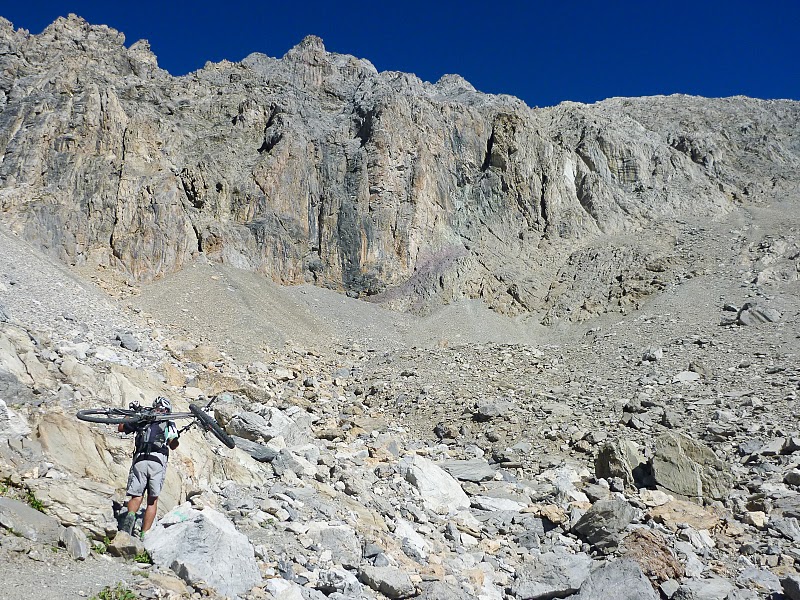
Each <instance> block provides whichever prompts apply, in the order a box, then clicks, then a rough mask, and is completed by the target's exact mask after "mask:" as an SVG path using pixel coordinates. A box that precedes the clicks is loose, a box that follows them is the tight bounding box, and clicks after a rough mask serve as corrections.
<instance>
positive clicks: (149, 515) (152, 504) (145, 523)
mask: <svg viewBox="0 0 800 600" xmlns="http://www.w3.org/2000/svg"><path fill="white" fill-rule="evenodd" d="M139 502H140V503H141V498H140V499H139ZM129 510H130V509H129ZM157 512H158V496H156V497H155V498H151V497H150V494H147V508H145V509H144V519H143V520H142V533H144V532H145V531H148V530H149V529H150V528H151V527H152V526H153V521H155V520H156V513H157Z"/></svg>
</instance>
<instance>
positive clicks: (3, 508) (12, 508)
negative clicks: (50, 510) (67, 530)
mask: <svg viewBox="0 0 800 600" xmlns="http://www.w3.org/2000/svg"><path fill="white" fill-rule="evenodd" d="M0 526H2V527H5V528H6V529H9V530H11V532H12V533H14V534H15V535H19V536H22V537H24V538H27V539H29V540H31V541H33V542H39V543H42V544H51V545H54V546H57V545H58V543H59V541H61V533H62V530H63V529H64V528H63V527H62V526H61V523H59V522H58V520H57V519H54V518H53V517H51V516H49V515H45V514H43V513H41V512H39V511H38V510H35V509H33V508H31V507H30V506H28V505H27V504H25V503H23V502H19V501H18V500H14V499H13V498H4V497H2V496H0Z"/></svg>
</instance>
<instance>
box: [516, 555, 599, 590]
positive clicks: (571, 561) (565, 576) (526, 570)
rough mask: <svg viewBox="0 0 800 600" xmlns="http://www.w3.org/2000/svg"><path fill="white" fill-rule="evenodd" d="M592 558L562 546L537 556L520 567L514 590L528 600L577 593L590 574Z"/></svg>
mask: <svg viewBox="0 0 800 600" xmlns="http://www.w3.org/2000/svg"><path fill="white" fill-rule="evenodd" d="M591 568H592V559H591V558H589V556H588V555H586V554H583V553H581V554H569V553H567V552H566V551H563V550H557V551H556V552H548V553H546V554H540V555H538V556H534V557H533V559H532V560H531V561H530V562H528V563H525V564H523V565H522V566H521V567H520V568H519V569H518V570H517V579H516V581H515V582H514V584H513V586H512V593H513V594H514V596H516V597H517V598H524V599H525V600H549V599H550V598H564V597H566V596H569V595H570V594H575V593H576V592H578V590H580V587H581V585H583V582H584V581H586V579H587V578H588V577H589V573H590V571H591Z"/></svg>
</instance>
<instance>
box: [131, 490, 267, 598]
mask: <svg viewBox="0 0 800 600" xmlns="http://www.w3.org/2000/svg"><path fill="white" fill-rule="evenodd" d="M144 545H145V548H146V549H147V551H148V552H149V553H150V556H151V557H152V559H153V562H154V563H155V564H157V565H159V566H161V567H164V568H169V569H172V570H173V571H174V572H175V573H176V574H177V575H178V576H179V577H180V578H181V579H183V580H184V581H186V583H188V584H189V585H197V584H199V583H201V582H203V583H205V585H207V586H209V587H211V588H213V589H214V590H216V591H217V592H218V593H220V594H223V595H228V596H237V595H239V594H243V593H244V592H247V591H249V590H250V589H251V588H252V587H253V586H254V585H257V584H258V583H260V581H261V575H260V573H259V570H258V564H257V563H256V559H255V553H254V551H253V546H252V544H251V543H250V541H249V540H248V539H247V537H246V536H245V535H243V534H241V533H239V532H238V531H237V530H236V528H235V527H234V526H233V523H231V522H230V521H229V520H228V519H227V518H225V516H224V515H222V514H221V513H219V512H217V511H215V510H213V509H210V508H206V509H203V510H202V511H199V510H195V509H194V508H192V507H191V506H190V505H189V504H188V503H186V504H182V505H180V506H177V507H175V508H174V509H172V510H171V511H170V512H169V513H167V514H166V515H165V516H164V518H163V519H161V521H159V523H158V524H157V525H156V526H155V527H153V528H152V529H151V530H150V531H149V532H148V534H147V535H146V536H145V538H144Z"/></svg>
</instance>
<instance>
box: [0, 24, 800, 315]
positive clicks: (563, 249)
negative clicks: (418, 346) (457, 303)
mask: <svg viewBox="0 0 800 600" xmlns="http://www.w3.org/2000/svg"><path fill="white" fill-rule="evenodd" d="M799 125H800V103H797V102H791V101H761V100H753V99H748V98H727V99H717V100H711V99H702V98H694V97H686V96H672V97H653V98H640V99H611V100H608V101H605V102H600V103H597V104H594V105H582V104H574V103H564V104H561V105H559V106H556V107H553V108H545V109H530V108H528V107H527V106H525V105H524V104H523V103H522V102H521V101H519V100H517V99H515V98H512V97H509V96H491V95H486V94H482V93H479V92H477V91H475V90H474V89H473V88H472V86H470V84H469V83H467V82H466V81H464V80H463V79H461V78H460V77H458V76H446V77H443V78H442V79H441V80H440V81H438V82H437V83H436V84H430V83H426V82H422V81H421V80H419V79H418V78H416V77H415V76H413V75H408V74H404V73H396V72H383V73H378V72H377V71H376V70H375V68H374V67H373V66H372V65H371V64H370V63H369V62H368V61H365V60H359V59H356V58H354V57H351V56H343V55H337V54H331V53H328V52H326V51H325V49H324V47H323V45H322V41H321V40H319V39H318V38H315V37H308V38H306V39H305V40H303V42H302V43H300V44H299V45H298V46H297V47H295V48H293V49H292V50H290V51H289V52H288V53H287V54H286V56H284V57H283V58H282V59H273V58H269V57H267V56H264V55H260V54H253V55H251V56H249V57H247V58H246V59H245V60H243V61H242V62H241V63H229V62H222V63H219V64H207V65H206V67H205V68H204V69H202V70H199V71H197V72H195V73H192V74H189V75H186V76H184V77H172V76H170V75H169V74H168V73H166V72H165V71H163V70H160V69H159V68H158V66H157V62H156V58H155V56H154V55H153V54H152V53H151V52H150V49H149V46H148V45H147V43H146V42H137V43H135V44H133V45H132V46H131V47H129V48H126V47H125V46H124V37H123V35H122V34H120V33H118V32H116V31H114V30H112V29H109V28H107V27H97V26H91V25H89V24H87V23H86V22H85V21H83V20H81V19H79V18H77V17H73V16H71V17H69V18H67V19H60V20H58V21H56V22H55V23H54V24H53V25H51V26H50V27H49V28H48V29H46V30H45V31H44V32H43V33H42V34H40V35H38V36H31V35H29V34H28V33H27V32H24V31H21V30H20V31H15V30H14V28H13V27H12V25H11V24H10V23H9V22H8V21H4V20H0V215H1V216H2V219H3V221H4V222H6V223H7V224H8V225H9V226H10V227H11V228H13V229H14V230H16V231H18V232H20V233H21V234H22V235H24V236H25V237H26V238H27V239H29V240H33V241H35V242H36V243H38V244H40V245H41V246H42V247H44V248H46V249H48V251H49V252H51V253H53V254H55V255H56V256H58V257H59V258H60V259H62V260H64V261H65V262H67V263H71V264H97V265H106V266H111V267H113V268H115V269H118V270H120V271H122V272H124V273H127V274H128V275H129V276H130V277H131V278H132V279H135V280H140V281H149V280H152V279H154V278H158V277H160V276H163V275H165V274H168V273H171V272H174V271H177V270H180V269H181V268H182V267H183V266H184V265H185V264H187V262H189V261H191V260H192V259H193V258H194V257H195V256H196V255H197V254H198V253H203V254H204V255H205V256H206V257H208V258H209V259H211V260H214V261H221V262H224V263H227V264H230V265H233V266H237V267H241V268H245V269H252V270H257V271H260V272H263V273H264V274H265V275H267V276H269V277H271V278H272V279H274V280H275V281H278V282H281V283H284V284H296V283H300V282H314V283H316V284H318V285H323V286H327V287H332V288H334V289H340V290H344V291H347V292H348V293H349V294H350V295H353V296H360V297H364V298H369V299H372V300H376V301H382V302H385V303H387V304H389V305H390V306H393V307H395V308H399V309H404V310H417V311H424V310H427V309H429V308H430V307H431V306H434V305H436V304H438V303H441V302H447V301H450V300H455V299H459V298H466V297H470V298H482V299H484V300H485V301H486V302H487V303H488V304H489V305H490V306H493V307H494V308H496V309H497V310H500V311H503V312H509V313H517V312H524V311H535V312H538V313H540V314H541V315H542V316H543V317H544V319H545V320H546V321H547V320H552V319H555V318H570V319H575V318H582V317H584V316H588V315H591V314H594V313H596V312H602V311H605V310H608V309H614V308H619V307H624V306H625V305H626V304H628V303H632V302H635V301H636V299H637V298H639V297H641V296H643V295H647V294H649V293H652V292H654V291H656V290H658V289H659V288H660V287H662V286H663V285H664V280H665V277H666V276H665V275H664V273H665V272H666V273H667V276H668V275H669V272H670V271H671V270H678V271H680V270H681V269H684V268H686V267H687V265H686V264H683V263H681V257H680V256H679V255H677V254H676V253H675V252H674V249H673V245H672V240H671V238H670V226H671V224H672V223H674V222H675V220H676V219H694V218H697V217H708V218H713V217H714V216H715V215H720V214H723V213H725V212H727V211H730V210H735V209H736V208H737V207H738V206H741V205H742V204H743V203H744V204H746V203H748V202H754V201H765V200H768V199H770V198H772V197H774V196H776V195H783V196H785V195H788V194H797V190H798V180H799V179H800V169H799V168H798V167H800V126H799ZM645 231H646V232H647V234H646V235H642V232H645Z"/></svg>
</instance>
